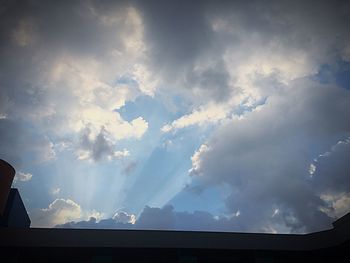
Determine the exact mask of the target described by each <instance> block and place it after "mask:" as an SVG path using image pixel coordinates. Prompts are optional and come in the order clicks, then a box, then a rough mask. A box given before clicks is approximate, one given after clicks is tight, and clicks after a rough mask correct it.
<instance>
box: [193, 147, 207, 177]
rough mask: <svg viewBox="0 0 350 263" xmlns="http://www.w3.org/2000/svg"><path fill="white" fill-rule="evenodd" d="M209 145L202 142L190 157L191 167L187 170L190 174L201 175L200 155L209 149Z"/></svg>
mask: <svg viewBox="0 0 350 263" xmlns="http://www.w3.org/2000/svg"><path fill="white" fill-rule="evenodd" d="M209 150H210V149H209V147H208V146H207V145H206V144H202V145H201V146H200V147H199V149H198V151H196V152H195V153H194V154H193V156H192V157H191V161H192V168H191V169H190V170H189V171H188V172H189V174H190V175H201V173H202V171H201V169H202V160H201V155H202V154H205V153H207V152H208V151H209Z"/></svg>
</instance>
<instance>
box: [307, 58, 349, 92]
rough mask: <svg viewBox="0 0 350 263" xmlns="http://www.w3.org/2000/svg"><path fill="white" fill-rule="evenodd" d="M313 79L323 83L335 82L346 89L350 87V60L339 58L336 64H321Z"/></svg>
mask: <svg viewBox="0 0 350 263" xmlns="http://www.w3.org/2000/svg"><path fill="white" fill-rule="evenodd" d="M312 79H314V80H316V81H319V82H320V83H322V84H331V83H334V84H336V85H338V86H339V87H342V88H344V89H350V62H348V61H344V60H339V61H338V62H337V63H335V64H332V65H330V64H324V65H321V66H320V68H319V70H318V72H317V74H316V75H314V76H312Z"/></svg>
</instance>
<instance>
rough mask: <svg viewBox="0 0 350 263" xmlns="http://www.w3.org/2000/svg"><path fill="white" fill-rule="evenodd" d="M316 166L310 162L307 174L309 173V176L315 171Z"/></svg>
mask: <svg viewBox="0 0 350 263" xmlns="http://www.w3.org/2000/svg"><path fill="white" fill-rule="evenodd" d="M316 168H317V167H316V165H314V164H313V163H312V164H310V166H309V174H310V176H311V177H312V176H313V174H314V173H315V172H316Z"/></svg>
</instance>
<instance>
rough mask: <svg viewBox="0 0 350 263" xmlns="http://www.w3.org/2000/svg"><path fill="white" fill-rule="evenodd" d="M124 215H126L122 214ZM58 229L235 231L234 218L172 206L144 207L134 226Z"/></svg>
mask: <svg viewBox="0 0 350 263" xmlns="http://www.w3.org/2000/svg"><path fill="white" fill-rule="evenodd" d="M124 214H126V213H124ZM56 227H59V228H102V229H103V228H106V229H111V228H114V229H159V230H161V229H162V230H189V231H235V230H236V231H237V230H238V229H239V228H238V225H237V220H236V217H232V218H226V217H220V218H216V217H214V216H213V215H211V214H210V213H208V212H205V211H195V212H193V213H188V212H177V211H174V208H173V207H172V206H169V205H167V206H164V207H163V208H155V207H149V206H146V207H145V208H144V210H143V211H142V213H141V215H140V217H139V219H138V220H136V222H135V223H134V224H131V223H128V222H124V221H123V222H122V221H120V220H118V219H116V218H114V217H113V218H109V219H102V220H100V221H97V220H96V219H95V218H90V219H89V220H88V221H78V222H75V221H72V222H67V223H65V224H61V225H57V226H56Z"/></svg>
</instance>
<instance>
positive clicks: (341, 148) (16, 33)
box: [0, 0, 350, 233]
mask: <svg viewBox="0 0 350 263" xmlns="http://www.w3.org/2000/svg"><path fill="white" fill-rule="evenodd" d="M349 24H350V3H349V2H348V1H317V2H313V1H249V2H247V1H204V0H203V1H148V0H147V1H138V0H130V1H94V0H89V1H36V0H28V1H1V2H0V58H1V59H0V158H1V159H4V160H6V161H7V162H9V163H10V164H12V165H13V166H14V167H15V169H16V176H15V179H14V183H13V187H16V188H18V189H19V191H20V194H21V196H22V199H23V202H24V204H25V206H26V209H27V211H28V213H29V216H30V218H31V222H32V224H31V226H32V227H44V228H51V227H68V228H112V229H113V228H117V229H119V228H122V229H125V228H126V229H170V230H188V231H197V230H201V231H229V232H267V233H309V232H314V231H320V230H325V229H329V228H331V227H332V225H331V223H332V222H333V221H334V220H336V219H337V218H339V217H341V216H343V215H344V214H346V213H347V212H349V211H350V180H349V179H350V178H349V177H350V174H349V171H350V118H349V112H350V29H349V26H348V25H349Z"/></svg>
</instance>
